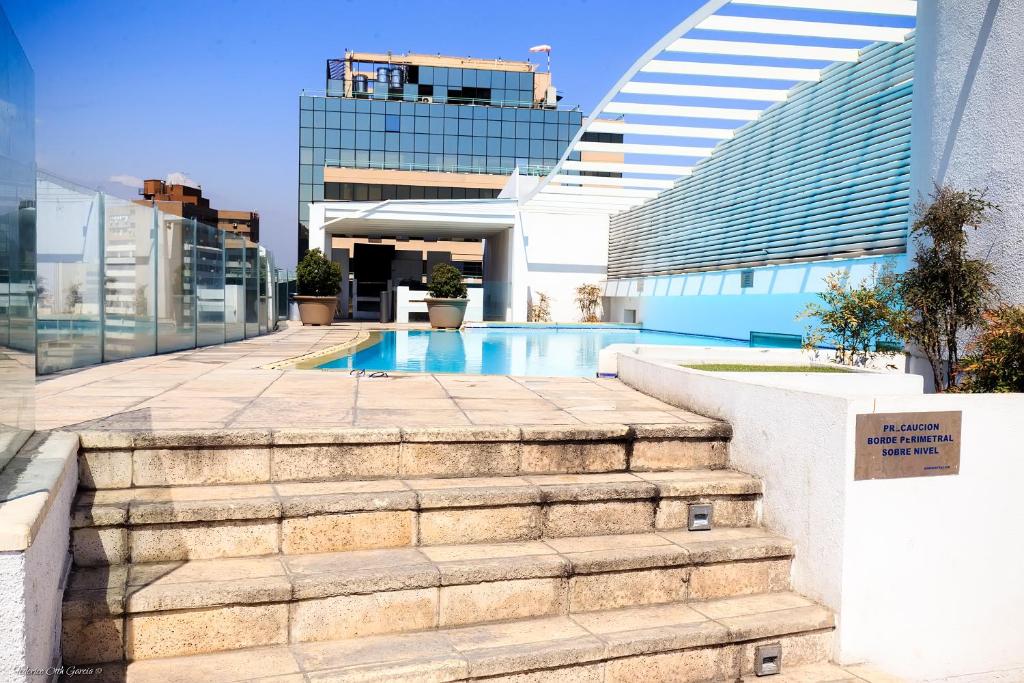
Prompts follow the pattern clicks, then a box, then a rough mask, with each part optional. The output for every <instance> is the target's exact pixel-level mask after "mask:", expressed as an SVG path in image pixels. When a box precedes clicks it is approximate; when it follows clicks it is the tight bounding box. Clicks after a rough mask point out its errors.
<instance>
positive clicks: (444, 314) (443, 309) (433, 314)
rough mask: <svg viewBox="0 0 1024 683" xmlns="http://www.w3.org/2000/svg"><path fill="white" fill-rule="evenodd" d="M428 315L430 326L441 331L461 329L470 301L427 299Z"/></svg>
mask: <svg viewBox="0 0 1024 683" xmlns="http://www.w3.org/2000/svg"><path fill="white" fill-rule="evenodd" d="M424 301H426V302H427V315H429V316H430V326H431V327H436V328H439V329H456V330H457V329H459V328H460V327H462V320H463V318H465V317H466V306H468V305H469V299H432V298H430V297H427V298H426V299H424Z"/></svg>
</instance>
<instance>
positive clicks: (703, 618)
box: [127, 592, 841, 683]
mask: <svg viewBox="0 0 1024 683" xmlns="http://www.w3.org/2000/svg"><path fill="white" fill-rule="evenodd" d="M832 628H833V618H832V614H831V613H830V612H829V611H828V610H826V609H824V608H822V607H820V606H818V605H815V604H814V603H812V602H810V601H808V600H806V599H804V598H802V597H800V596H798V595H796V594H793V593H788V592H779V593H769V594H761V595H751V596H746V597H739V598H727V599H721V600H711V601H700V602H690V603H686V604H682V603H669V604H665V605H657V606H643V607H630V608H625V609H617V610H606V611H597V612H588V613H584V614H569V615H565V614H563V615H559V616H550V617H535V618H529V619H520V620H515V621H509V622H504V623H499V624H492V625H483V626H470V627H454V628H441V629H438V630H435V631H428V632H421V633H411V634H402V635H377V636H368V637H359V638H352V639H345V640H328V641H322V642H315V643H290V644H285V643H284V642H283V641H284V633H283V632H282V633H280V634H278V635H279V636H280V637H281V639H282V642H280V643H279V644H276V645H271V646H264V647H257V648H252V649H242V650H235V651H231V652H224V653H218V654H202V655H193V656H185V657H172V658H164V659H153V660H148V661H139V662H134V663H131V664H129V665H128V667H127V678H128V680H129V681H132V682H133V683H150V682H156V683H167V682H168V681H180V682H181V683H189V682H192V681H210V680H216V681H222V682H231V681H241V680H259V681H265V682H267V683H269V682H270V681H290V680H295V681H300V680H306V681H465V680H481V679H486V680H497V679H499V678H500V679H501V680H513V679H514V680H517V681H584V682H588V681H594V682H598V681H604V682H606V683H617V682H627V681H628V682H633V681H652V682H657V681H711V680H722V681H735V680H737V679H739V678H741V677H743V676H747V675H749V674H750V673H752V671H753V659H754V650H755V648H756V647H757V646H758V645H760V644H765V643H779V644H780V645H781V648H782V661H783V671H784V672H787V671H789V670H790V669H795V668H797V667H804V666H809V665H819V664H821V663H823V662H826V661H827V660H828V658H829V653H830V650H831V642H832ZM817 668H818V670H819V671H824V673H823V674H822V675H830V673H829V672H828V669H827V668H826V669H822V668H821V667H820V666H819V667H817ZM812 671H813V670H812ZM790 680H805V681H814V680H818V679H815V678H806V679H803V678H800V679H792V678H791V679H790ZM822 680H828V679H822ZM840 680H841V679H840Z"/></svg>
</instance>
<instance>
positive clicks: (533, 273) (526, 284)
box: [513, 210, 608, 322]
mask: <svg viewBox="0 0 1024 683" xmlns="http://www.w3.org/2000/svg"><path fill="white" fill-rule="evenodd" d="M516 228H517V234H516V236H515V237H518V239H519V240H520V244H521V246H522V249H521V251H520V252H519V254H518V255H519V257H520V258H521V259H524V261H523V262H522V263H521V264H519V266H518V267H517V269H516V276H517V279H516V280H515V282H514V285H513V286H514V288H515V290H516V292H517V295H518V297H519V298H521V300H522V309H521V310H516V311H515V315H516V317H515V318H514V320H515V321H517V322H522V321H525V320H526V299H527V293H529V294H530V296H532V297H534V298H536V296H537V295H538V294H539V293H541V292H543V293H544V294H547V295H548V297H550V299H551V320H552V321H553V322H579V321H580V311H579V308H578V307H577V306H576V288H577V287H579V286H580V285H584V284H595V285H600V284H601V283H602V282H604V278H605V272H606V269H607V265H608V219H607V217H605V216H593V215H571V214H562V213H546V212H540V211H532V210H522V211H520V220H519V221H518V223H517V226H516Z"/></svg>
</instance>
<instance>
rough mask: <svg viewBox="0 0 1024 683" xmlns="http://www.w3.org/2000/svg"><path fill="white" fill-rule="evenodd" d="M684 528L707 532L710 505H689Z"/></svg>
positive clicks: (709, 522) (709, 519)
mask: <svg viewBox="0 0 1024 683" xmlns="http://www.w3.org/2000/svg"><path fill="white" fill-rule="evenodd" d="M688 512H689V515H688V518H687V520H686V528H687V529H689V530H690V531H707V530H708V529H710V528H711V503H690V506H689V508H688Z"/></svg>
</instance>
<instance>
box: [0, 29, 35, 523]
mask: <svg viewBox="0 0 1024 683" xmlns="http://www.w3.org/2000/svg"><path fill="white" fill-rule="evenodd" d="M0 63H2V64H3V74H4V77H3V78H2V79H0V102H2V103H3V108H2V111H3V115H2V116H0V141H2V144H0V188H2V191H0V467H3V465H4V464H6V462H7V461H8V460H9V459H10V458H11V457H12V456H13V455H14V453H15V452H17V450H18V448H19V447H20V446H21V445H22V443H24V441H25V440H26V439H27V438H28V436H29V434H31V433H32V430H33V428H34V427H35V414H34V405H33V403H34V400H33V399H34V383H35V376H34V375H35V368H34V366H35V304H36V258H35V257H36V204H35V198H36V188H35V162H34V156H35V125H34V124H35V108H34V101H35V96H34V89H35V86H34V78H33V74H32V67H31V66H30V65H29V63H28V60H27V59H26V57H25V53H24V52H23V51H22V49H21V45H20V44H19V43H18V39H17V37H15V35H14V32H13V31H12V30H11V27H10V24H8V23H7V18H6V17H5V16H4V13H3V12H2V11H0ZM17 502H18V501H15V503H14V504H16V503H17Z"/></svg>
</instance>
